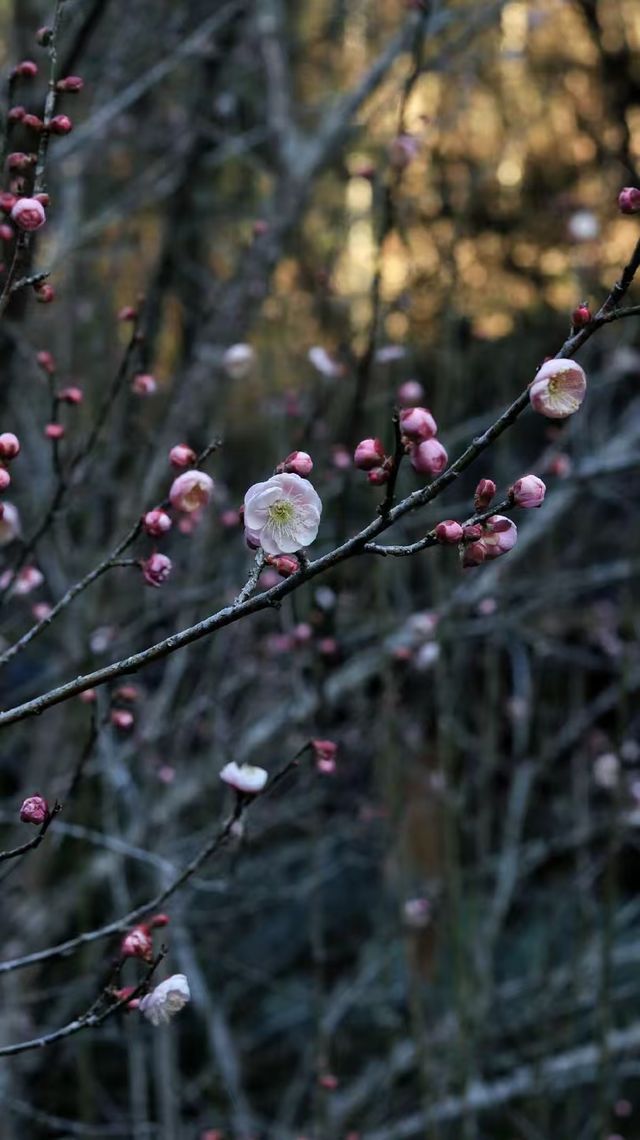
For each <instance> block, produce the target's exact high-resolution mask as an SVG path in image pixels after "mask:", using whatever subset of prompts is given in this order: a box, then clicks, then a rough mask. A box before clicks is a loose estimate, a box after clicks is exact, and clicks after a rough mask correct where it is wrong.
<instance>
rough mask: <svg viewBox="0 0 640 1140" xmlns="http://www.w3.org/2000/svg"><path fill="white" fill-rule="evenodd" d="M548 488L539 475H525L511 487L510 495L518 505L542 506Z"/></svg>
mask: <svg viewBox="0 0 640 1140" xmlns="http://www.w3.org/2000/svg"><path fill="white" fill-rule="evenodd" d="M546 490H547V488H546V486H545V484H544V483H543V482H542V479H539V478H538V476H537V475H523V476H522V477H521V478H520V479H516V481H515V483H514V484H513V487H510V488H509V495H510V498H511V500H512V502H513V503H515V505H516V507H527V508H528V507H541V506H542V504H543V502H544V496H545V494H546Z"/></svg>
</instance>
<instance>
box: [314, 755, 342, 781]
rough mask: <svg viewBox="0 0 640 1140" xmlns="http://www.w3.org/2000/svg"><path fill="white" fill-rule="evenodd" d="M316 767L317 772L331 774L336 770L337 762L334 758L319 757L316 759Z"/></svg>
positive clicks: (324, 774) (325, 774)
mask: <svg viewBox="0 0 640 1140" xmlns="http://www.w3.org/2000/svg"><path fill="white" fill-rule="evenodd" d="M316 768H317V770H318V772H321V773H322V775H323V776H332V775H333V773H334V772H335V771H336V768H337V764H336V762H335V760H330V759H325V758H323V757H320V759H319V760H316Z"/></svg>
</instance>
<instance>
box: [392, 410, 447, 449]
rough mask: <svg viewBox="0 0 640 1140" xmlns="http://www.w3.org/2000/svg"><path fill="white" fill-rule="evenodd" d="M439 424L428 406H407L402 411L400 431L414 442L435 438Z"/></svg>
mask: <svg viewBox="0 0 640 1140" xmlns="http://www.w3.org/2000/svg"><path fill="white" fill-rule="evenodd" d="M437 430H438V425H437V424H436V421H435V420H434V418H433V416H432V415H431V412H430V411H429V410H428V409H427V408H405V409H404V410H403V411H402V412H400V431H401V433H402V435H403V436H406V438H407V439H409V440H411V442H412V443H422V441H423V440H425V439H433V437H434V435H435V434H436V432H437Z"/></svg>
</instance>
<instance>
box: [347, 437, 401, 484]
mask: <svg viewBox="0 0 640 1140" xmlns="http://www.w3.org/2000/svg"><path fill="white" fill-rule="evenodd" d="M353 462H354V465H355V466H356V467H357V468H358V469H359V470H360V471H366V472H367V479H368V480H369V482H370V483H373V485H374V486H375V487H379V486H381V485H382V484H383V483H387V482H388V481H389V478H390V476H391V471H392V470H393V458H392V457H391V456H390V455H386V454H385V450H384V446H383V444H382V441H381V440H379V439H377V438H376V439H362V440H360V443H359V444H358V446H357V447H356V449H355V451H354V453H353Z"/></svg>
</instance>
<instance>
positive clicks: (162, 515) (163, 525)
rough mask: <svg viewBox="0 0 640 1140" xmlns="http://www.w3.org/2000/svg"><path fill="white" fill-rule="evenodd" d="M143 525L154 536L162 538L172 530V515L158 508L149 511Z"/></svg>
mask: <svg viewBox="0 0 640 1140" xmlns="http://www.w3.org/2000/svg"><path fill="white" fill-rule="evenodd" d="M142 525H143V527H144V529H145V531H146V533H147V534H150V535H151V537H152V538H160V537H161V536H162V535H163V534H166V533H167V531H170V530H171V527H172V526H173V523H172V521H171V518H170V516H169V515H168V514H167V512H166V511H161V510H159V509H156V510H154V511H147V513H146V515H145V516H144V518H143V520H142Z"/></svg>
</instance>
